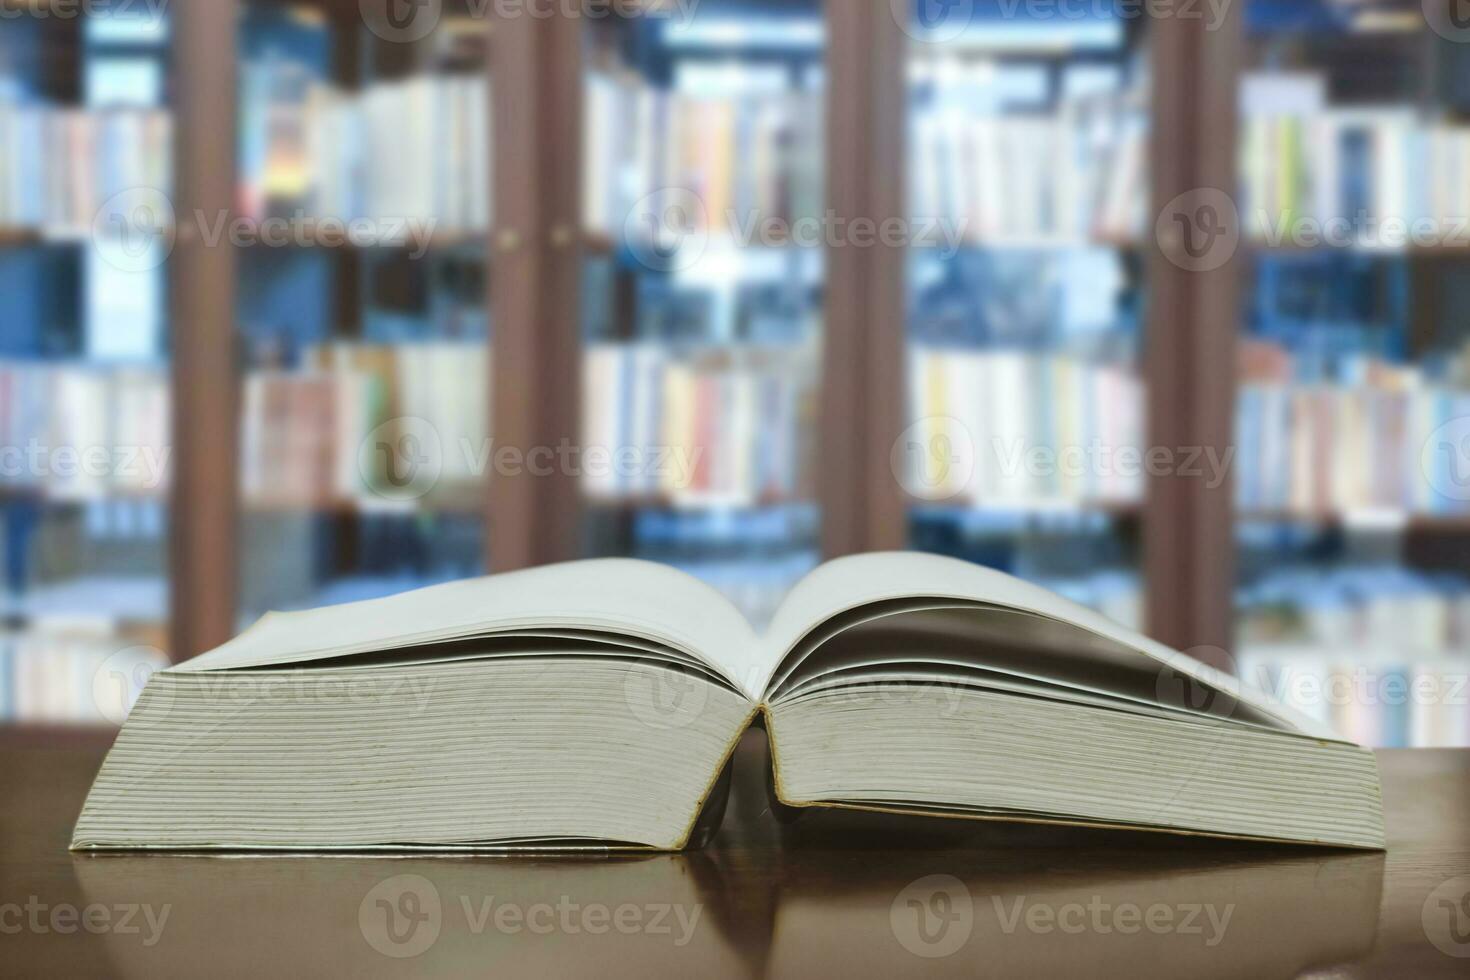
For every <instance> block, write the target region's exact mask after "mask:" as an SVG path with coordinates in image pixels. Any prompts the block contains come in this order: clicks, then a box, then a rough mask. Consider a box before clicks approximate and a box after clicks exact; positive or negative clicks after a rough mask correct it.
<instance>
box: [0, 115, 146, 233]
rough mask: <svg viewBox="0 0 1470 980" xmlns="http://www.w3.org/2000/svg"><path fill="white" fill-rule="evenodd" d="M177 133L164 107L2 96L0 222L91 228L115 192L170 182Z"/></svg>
mask: <svg viewBox="0 0 1470 980" xmlns="http://www.w3.org/2000/svg"><path fill="white" fill-rule="evenodd" d="M171 133H172V119H171V118H170V117H169V115H168V114H167V113H166V112H161V111H157V110H147V109H77V108H58V107H55V106H50V105H45V104H32V103H14V102H4V101H0V226H8V227H14V228H28V229H35V230H41V231H45V232H46V233H48V234H51V235H54V236H56V237H73V236H84V235H88V234H90V233H91V232H92V229H93V222H94V220H95V219H96V217H97V214H98V212H99V211H100V210H101V209H102V207H103V205H104V204H106V203H107V201H108V200H109V199H110V198H112V197H113V196H114V195H117V194H120V193H122V192H124V191H129V190H132V189H134V188H138V187H148V188H155V189H158V190H163V189H166V188H168V187H169V186H170V181H171V176H170V174H171V162H170V158H169V154H170V146H171ZM160 220H161V219H160Z"/></svg>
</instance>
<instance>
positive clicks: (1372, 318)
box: [0, 0, 1470, 747]
mask: <svg viewBox="0 0 1470 980" xmlns="http://www.w3.org/2000/svg"><path fill="white" fill-rule="evenodd" d="M1186 7H1188V10H1187V11H1186V10H1185V8H1186ZM1438 9H1439V8H1437V7H1436V5H1435V4H1433V3H1429V4H1423V3H1419V2H1418V0H1414V2H1409V3H1404V2H1374V0H1218V2H1215V3H1204V2H1201V3H1198V4H1188V5H1185V4H1172V3H1167V4H1166V3H1158V4H1144V3H1134V2H1130V0H1048V2H1033V0H1014V2H1008V0H988V2H987V0H954V2H939V0H894V2H891V3H890V2H887V0H877V2H876V3H869V2H867V0H825V2H823V0H790V2H776V0H682V2H678V3H675V2H672V0H670V2H662V0H648V2H635V0H626V2H613V0H542V2H539V3H538V2H537V0H526V2H525V3H517V4H509V3H498V2H496V0H481V2H474V0H442V2H441V0H427V2H424V3H418V4H412V3H400V0H388V2H385V3H376V2H375V0H363V2H362V3H358V2H355V0H354V2H339V0H300V2H295V0H151V2H150V0H113V2H108V0H75V2H70V3H68V2H58V0H0V557H3V563H0V730H6V731H11V732H26V733H29V734H30V735H31V736H32V737H41V738H58V739H60V738H66V737H71V736H72V735H74V734H76V733H78V732H83V733H93V734H100V735H101V736H102V737H111V736H110V734H109V733H111V732H115V731H116V726H117V725H118V723H119V722H120V720H121V719H122V718H123V717H124V716H125V713H126V710H127V707H128V705H129V704H130V703H131V699H132V698H134V697H136V693H137V690H138V688H139V687H140V685H141V684H142V683H143V682H144V681H146V678H147V676H148V674H149V673H151V672H152V671H153V670H156V669H159V668H161V667H164V666H167V665H168V664H169V663H170V662H174V661H177V660H181V659H184V658H186V657H188V656H192V655H194V654H197V653H199V652H202V650H203V648H204V647H205V646H206V645H209V644H211V643H214V642H218V641H219V640H221V639H223V638H227V637H228V635H229V634H230V633H232V632H233V631H236V630H239V629H243V628H245V627H246V626H248V625H249V624H250V623H252V622H254V621H255V620H256V619H257V618H258V617H259V616H260V615H262V614H263V613H265V612H266V611H268V610H288V609H296V608H304V607H310V606H317V605H322V604H328V603H341V602H349V601H353V600H358V599H364V598H371V597H375V596H381V595H386V594H391V593H395V592H399V591H402V590H406V589H411V588H415V587H419V586H423V585H428V584H433V583H436V582H441V581H445V580H449V579H455V578H461V577H465V576H472V575H481V574H485V573H487V572H497V571H503V570H506V569H509V568H515V567H522V566H525V565H528V564H537V563H540V562H542V561H547V560H560V559H566V558H577V557H599V556H626V557H636V558H643V559H647V560H651V561H656V562H664V563H668V564H671V565H674V566H676V567H678V568H681V569H684V570H686V571H688V572H689V573H691V574H693V575H695V576H697V577H699V578H700V579H702V580H704V581H706V582H708V583H709V584H710V585H712V586H713V587H714V588H715V589H717V590H719V591H720V592H722V593H724V594H725V595H726V596H728V597H729V598H730V599H731V600H732V601H733V602H734V603H735V604H736V605H737V606H738V607H739V608H740V609H741V610H742V611H743V612H744V613H745V614H746V615H747V616H748V617H749V618H750V619H751V620H752V621H753V622H756V623H757V624H761V623H764V622H766V621H768V620H769V619H770V617H771V615H772V613H773V611H774V610H775V608H776V607H777V605H778V604H779V603H780V601H781V599H782V598H783V596H784V595H785V594H786V593H787V592H788V591H789V589H790V588H791V586H792V585H793V584H794V583H795V582H796V581H797V580H799V579H800V578H801V576H803V575H804V574H805V573H807V572H808V571H810V570H811V569H813V568H814V567H816V566H817V565H818V564H819V563H821V562H822V561H823V560H825V559H826V558H829V557H833V556H834V555H835V554H837V553H841V552H843V551H847V550H862V549H865V548H868V547H874V546H883V547H899V548H912V549H918V550H922V551H928V552H935V553H940V554H945V555H950V556H954V557H956V558H959V559H963V560H965V561H970V562H977V563H980V564H983V565H987V566H991V567H994V568H998V569H1001V570H1003V571H1005V572H1008V573H1010V574H1013V575H1016V576H1020V577H1022V578H1025V579H1028V580H1032V581H1035V582H1038V583H1041V584H1044V585H1046V586H1047V587H1049V588H1051V589H1054V590H1056V591H1058V592H1060V593H1062V594H1064V595H1066V596H1067V597H1069V598H1071V599H1073V600H1075V601H1077V602H1079V603H1083V604H1086V605H1088V606H1091V607H1095V608H1097V609H1099V610H1101V611H1102V612H1104V613H1105V614H1106V615H1108V616H1110V617H1112V618H1114V619H1116V620H1118V621H1119V622H1122V623H1124V624H1127V625H1129V626H1132V627H1136V628H1138V629H1140V630H1143V631H1146V632H1155V633H1158V632H1159V631H1160V627H1159V624H1160V623H1163V622H1166V621H1167V623H1168V624H1169V629H1168V631H1167V633H1168V635H1167V636H1161V638H1164V639H1166V640H1167V641H1168V642H1170V643H1172V644H1174V645H1176V646H1181V647H1186V648H1190V647H1195V646H1199V647H1201V648H1205V647H1207V648H1208V655H1207V656H1205V657H1204V659H1208V660H1211V661H1212V662H1215V663H1216V664H1217V665H1218V664H1220V663H1225V664H1226V665H1228V667H1229V668H1230V669H1232V670H1234V671H1235V672H1236V673H1238V674H1239V675H1241V676H1242V677H1244V678H1245V679H1246V680H1248V681H1249V682H1251V683H1254V684H1256V685H1258V686H1260V687H1263V688H1265V689H1266V690H1268V691H1270V692H1271V693H1272V694H1274V695H1275V696H1277V697H1278V698H1282V699H1284V700H1286V701H1288V702H1290V703H1293V704H1295V705H1296V706H1297V707H1299V708H1301V709H1302V710H1304V711H1306V712H1308V713H1310V714H1312V715H1315V716H1317V717H1321V718H1324V719H1327V720H1329V721H1330V722H1331V723H1332V724H1333V725H1335V726H1337V727H1338V728H1339V729H1340V730H1341V731H1342V732H1343V734H1345V735H1347V736H1348V737H1350V738H1352V739H1354V740H1357V741H1360V742H1363V743H1365V744H1368V745H1372V746H1385V747H1419V746H1452V745H1458V746H1465V745H1470V689H1467V684H1466V680H1467V677H1470V357H1467V354H1470V27H1467V26H1464V25H1463V23H1462V21H1460V20H1457V19H1455V18H1454V17H1452V16H1450V15H1449V13H1445V14H1444V15H1443V16H1441V15H1440V13H1438V12H1437V11H1438ZM1445 10H1446V11H1449V10H1450V5H1449V4H1446V6H1445ZM1190 12H1193V13H1192V14H1190ZM211 38H212V39H216V40H218V39H223V41H222V43H223V45H224V49H218V48H215V49H212V50H209V51H208V52H203V53H201V52H200V51H199V50H197V45H199V44H201V43H204V41H205V40H207V39H211ZM191 45H195V46H196V47H192V48H191V47H190V46H191ZM1190 52H1193V53H1194V56H1190ZM196 75H197V76H198V77H195V76H196ZM839 80H840V81H841V83H842V84H841V85H838V84H837V82H838V81H839ZM1211 114H1215V115H1211ZM222 188H223V190H221V189H222ZM1181 201H1182V202H1183V203H1182V204H1181V203H1180V202H1181ZM568 202H570V205H569V204H568ZM1462 286H1463V287H1464V291H1463V292H1462V290H1461V287H1462ZM1461 300H1464V302H1463V303H1462V302H1461ZM191 332H193V336H191ZM1211 352H1216V353H1219V354H1220V356H1213V355H1212V354H1211ZM890 354H891V355H892V356H890ZM1186 361H1188V362H1189V364H1186V363H1185V362H1186ZM1201 362H1204V363H1201ZM1191 365H1192V366H1191ZM1191 372H1193V373H1191ZM1181 379H1183V381H1182V382H1181ZM1181 488H1182V489H1181ZM878 498H884V499H892V500H896V501H897V505H896V506H889V505H887V504H883V503H881V501H879V502H875V501H878ZM839 525H840V526H839ZM1180 528H1185V529H1188V533H1184V532H1180V530H1179V529H1180ZM1174 567H1178V568H1183V569H1184V571H1183V572H1180V573H1179V574H1178V575H1174V574H1171V571H1170V569H1171V568H1174ZM1210 610H1216V611H1217V612H1218V615H1215V614H1213V613H1211V612H1210ZM1191 616H1199V617H1202V623H1203V625H1201V626H1200V627H1199V629H1198V630H1197V631H1195V633H1191V625H1190V617H1191ZM1212 617H1213V618H1212ZM1206 621H1208V622H1206Z"/></svg>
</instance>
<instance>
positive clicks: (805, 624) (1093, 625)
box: [759, 552, 1342, 741]
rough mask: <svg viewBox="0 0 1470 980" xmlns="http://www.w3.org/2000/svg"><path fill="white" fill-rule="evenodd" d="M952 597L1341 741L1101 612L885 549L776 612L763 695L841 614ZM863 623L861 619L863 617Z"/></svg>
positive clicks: (797, 591)
mask: <svg viewBox="0 0 1470 980" xmlns="http://www.w3.org/2000/svg"><path fill="white" fill-rule="evenodd" d="M945 599H948V600H957V601H960V602H973V603H982V604H985V605H991V606H997V607H1003V608H1006V609H1011V610H1017V611H1019V612H1023V613H1030V614H1032V615H1036V616H1042V617H1046V618H1048V619H1052V620H1055V621H1057V622H1060V623H1065V624H1069V625H1071V626H1074V627H1077V628H1079V629H1082V630H1086V631H1088V632H1089V633H1093V634H1096V635H1097V636H1099V637H1102V638H1103V639H1105V640H1108V641H1111V642H1112V643H1114V644H1118V645H1121V646H1122V647H1126V648H1127V649H1128V650H1130V651H1134V652H1136V653H1137V654H1138V655H1139V658H1140V661H1139V663H1140V665H1141V666H1142V667H1143V668H1144V669H1148V670H1152V671H1155V672H1157V671H1158V670H1159V669H1160V668H1162V667H1164V666H1167V667H1169V668H1171V669H1172V670H1175V671H1177V672H1178V673H1179V674H1181V675H1185V676H1188V677H1192V678H1194V679H1195V680H1197V681H1199V682H1201V683H1202V684H1205V685H1207V686H1209V687H1211V688H1214V689H1216V690H1218V691H1220V692H1222V693H1224V694H1226V695H1228V696H1229V697H1230V698H1232V699H1235V700H1237V701H1239V702H1240V703H1241V704H1243V705H1247V706H1249V707H1251V708H1253V709H1255V710H1256V711H1259V712H1260V713H1262V714H1264V715H1268V716H1270V717H1272V718H1275V719H1277V720H1279V721H1280V722H1281V723H1282V724H1283V725H1284V726H1286V727H1288V728H1290V729H1293V730H1295V731H1297V732H1300V733H1302V734H1305V735H1311V736H1313V737H1317V738H1324V739H1330V740H1332V741H1341V740H1342V739H1341V737H1340V736H1339V735H1337V734H1336V733H1335V732H1334V731H1332V729H1331V728H1329V727H1328V726H1326V725H1324V724H1322V723H1320V722H1318V721H1316V720H1314V719H1312V718H1308V717H1307V716H1306V715H1303V714H1302V713H1301V712H1298V711H1295V710H1294V709H1292V708H1290V707H1288V706H1286V705H1282V704H1279V703H1278V702H1276V701H1274V700H1273V699H1271V698H1270V697H1269V696H1267V695H1266V694H1265V693H1264V692H1261V691H1257V690H1255V689H1253V688H1250V687H1249V686H1247V685H1243V684H1241V683H1240V682H1239V681H1238V680H1237V679H1236V678H1234V677H1232V676H1230V675H1229V674H1226V673H1223V672H1221V671H1219V670H1216V669H1215V668H1213V667H1210V666H1209V665H1207V664H1204V663H1201V662H1199V661H1197V660H1195V659H1193V658H1192V657H1188V656H1185V655H1184V654H1181V653H1179V652H1178V651H1175V650H1172V649H1170V648H1169V647H1167V646H1164V645H1163V644H1162V643H1159V642H1157V641H1156V640H1152V639H1150V638H1148V637H1146V636H1144V635H1143V634H1141V633H1138V632H1135V631H1133V630H1130V629H1128V628H1127V627H1125V626H1122V625H1121V624H1119V623H1117V622H1115V621H1113V620H1111V619H1109V618H1108V617H1106V616H1104V615H1103V614H1101V613H1099V612H1097V611H1096V610H1093V609H1089V608H1087V607H1086V606H1082V605H1078V604H1077V603H1074V602H1071V601H1069V600H1067V599H1064V598H1062V597H1061V596H1059V595H1056V594H1055V593H1053V592H1051V591H1049V590H1047V589H1044V588H1042V587H1040V586H1038V585H1033V584H1031V583H1030V582H1024V581H1022V580H1020V579H1017V578H1014V577H1012V576H1010V575H1006V574H1005V573H1003V572H998V571H995V570H994V569H990V568H984V567H982V566H979V565H973V564H970V563H969V562H964V561H960V560H958V559H954V558H945V557H942V556H939V555H925V554H919V553H917V552H884V553H880V554H869V555H853V556H851V557H847V558H839V559H836V560H835V561H830V562H827V563H826V564H824V565H822V566H821V567H820V568H817V569H816V570H815V571H813V572H812V573H811V574H809V575H808V576H806V578H804V579H802V580H801V581H800V582H799V583H797V585H796V587H795V588H794V589H792V591H791V594H790V595H788V596H787V597H786V601H785V602H783V603H782V604H781V607H780V608H779V609H777V610H776V615H775V617H774V619H773V620H772V622H771V627H770V629H769V630H767V632H766V636H765V640H764V646H763V650H762V653H761V655H760V660H761V665H762V666H761V670H762V671H763V673H762V676H761V679H760V682H759V690H760V691H761V692H762V693H763V695H764V694H768V693H769V688H770V686H771V683H772V678H773V677H776V676H777V675H778V674H780V673H781V672H782V671H783V669H784V668H783V662H784V661H785V660H786V658H787V656H788V654H791V653H792V652H793V651H794V650H796V649H797V648H798V647H801V648H805V647H807V646H808V644H806V643H805V642H804V638H806V636H807V634H808V633H810V632H812V631H813V630H816V629H817V628H818V627H821V626H822V625H823V624H824V623H826V622H827V621H828V620H831V619H833V618H834V617H836V616H838V615H839V614H842V613H845V612H848V611H851V610H855V609H858V608H860V607H865V606H869V605H873V604H878V603H891V602H894V601H895V600H945ZM940 604H942V603H940ZM857 618H858V619H859V620H860V619H861V616H859V617H857ZM799 652H800V651H798V653H799ZM889 661H890V662H892V663H895V664H901V663H903V662H904V658H903V657H902V656H891V657H890V658H889Z"/></svg>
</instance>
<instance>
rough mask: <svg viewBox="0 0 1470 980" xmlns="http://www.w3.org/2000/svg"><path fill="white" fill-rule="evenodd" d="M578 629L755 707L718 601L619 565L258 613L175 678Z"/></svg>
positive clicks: (744, 656) (657, 569)
mask: <svg viewBox="0 0 1470 980" xmlns="http://www.w3.org/2000/svg"><path fill="white" fill-rule="evenodd" d="M528 630H530V631H546V630H564V631H583V632H591V633H598V634H605V635H606V634H611V635H614V636H618V637H623V638H626V639H627V640H628V641H630V642H633V643H635V644H636V643H637V641H640V640H641V641H646V643H647V644H649V645H651V646H654V647H657V646H662V647H668V648H672V649H673V650H674V651H677V652H678V653H681V654H683V655H685V656H687V657H690V658H692V659H694V660H696V661H698V662H699V663H701V664H703V665H705V666H707V667H708V668H710V669H711V670H712V671H713V672H714V673H715V674H717V675H718V676H719V677H720V678H722V679H724V680H725V681H726V682H728V684H729V685H730V686H731V687H733V688H734V689H735V690H737V691H739V692H741V693H743V694H746V696H748V697H750V698H751V699H752V700H754V698H755V695H754V693H753V692H752V688H751V683H752V680H754V679H755V678H754V677H753V671H752V669H751V668H750V666H749V664H750V663H751V662H752V660H753V658H754V657H755V652H756V646H757V642H758V641H757V639H756V636H755V633H754V632H753V631H752V630H751V628H750V625H749V624H748V623H747V622H746V621H745V618H744V617H743V616H741V615H740V612H739V611H738V610H737V609H736V608H735V607H734V605H732V604H731V603H730V601H729V600H728V599H726V598H725V597H724V596H722V595H721V594H720V593H719V592H717V591H715V590H714V589H713V588H710V587H709V586H708V585H705V584H704V583H703V582H700V581H699V580H698V579H696V578H694V577H693V576H690V575H687V574H685V573H683V572H680V571H677V570H675V569H673V568H669V567H668V566H665V565H658V564H654V563H653V562H646V561H638V560H634V559H624V558H607V559H597V560H591V561H579V562H568V563H565V564H560V565H548V566H545V567H543V568H534V569H528V570H526V571H519V572H507V573H504V574H500V575H493V576H486V577H484V578H475V579H465V580H462V581H458V582H448V583H445V584H443V585H435V586H430V587H429V588H425V589H418V590H415V591H413V592H405V593H401V594H399V595H395V596H389V597H387V598H382V599H371V600H367V601H364V602H353V603H344V604H342V605H338V606H327V607H323V608H319V609H309V610H305V611H302V612H291V613H267V614H266V615H265V616H263V617H262V618H261V619H260V620H259V621H258V622H256V623H255V625H253V626H251V627H250V628H249V629H247V630H245V631H244V632H243V633H241V634H240V635H239V636H237V637H235V638H234V639H233V640H231V641H229V642H228V643H226V644H224V645H223V646H220V647H218V648H216V649H215V650H212V651H210V652H209V653H206V654H203V655H202V656H199V657H196V658H194V659H193V660H189V661H186V662H184V663H182V664H180V665H179V666H177V667H175V668H173V669H174V670H175V671H179V672H194V671H208V670H239V669H244V668H252V667H282V666H288V665H292V664H301V665H306V664H309V663H312V662H316V661H321V660H336V659H338V658H343V657H350V656H353V655H365V654H376V653H383V652H386V651H393V650H409V649H412V648H415V647H426V646H429V645H436V644H446V643H452V642H454V641H458V640H466V639H474V638H478V637H487V636H491V635H498V634H506V633H516V632H522V631H528Z"/></svg>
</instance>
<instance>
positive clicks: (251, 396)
mask: <svg viewBox="0 0 1470 980" xmlns="http://www.w3.org/2000/svg"><path fill="white" fill-rule="evenodd" d="M489 358H490V353H489V350H488V348H487V347H486V346H485V345H484V344H474V343H454V342H449V341H434V342H419V343H414V344H400V345H394V346H391V347H390V346H386V345H370V344H353V343H332V344H326V345H322V346H319V347H315V348H312V349H311V350H309V351H308V352H307V354H306V357H305V359H304V367H303V368H302V369H300V370H289V371H286V370H280V371H276V370H272V371H256V372H252V373H249V374H247V375H246V377H245V381H244V390H243V393H242V400H241V442H240V465H241V491H242V494H243V496H244V499H245V501H246V502H247V504H250V505H255V506H263V507H289V508H311V507H333V506H341V505H346V504H353V505H359V506H367V505H385V504H387V503H388V502H391V501H399V502H402V501H405V500H409V499H415V498H416V497H417V496H422V495H427V494H430V493H432V492H434V491H435V490H447V489H452V488H454V487H455V486H457V485H458V486H462V485H464V484H466V483H469V482H473V481H476V480H478V479H479V477H480V476H482V475H483V472H482V467H483V466H485V465H487V460H486V455H485V454H486V453H487V452H488V451H489V448H490V444H489V433H490V428H489V414H490V413H489V407H490V395H489V391H490V387H489V385H490V364H489Z"/></svg>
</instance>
